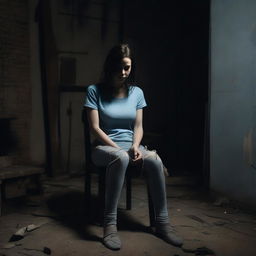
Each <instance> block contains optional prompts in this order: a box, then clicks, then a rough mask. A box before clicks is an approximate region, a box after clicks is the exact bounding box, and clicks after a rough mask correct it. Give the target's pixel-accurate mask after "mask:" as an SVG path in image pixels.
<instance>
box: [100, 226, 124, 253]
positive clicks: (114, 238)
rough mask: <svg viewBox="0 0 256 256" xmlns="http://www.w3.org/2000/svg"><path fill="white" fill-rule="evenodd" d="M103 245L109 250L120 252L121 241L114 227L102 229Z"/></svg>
mask: <svg viewBox="0 0 256 256" xmlns="http://www.w3.org/2000/svg"><path fill="white" fill-rule="evenodd" d="M103 244H104V245H105V246H106V247H107V248H109V249H111V250H120V248H121V241H120V238H119V236H118V234H117V228H116V225H108V226H106V227H104V236H103Z"/></svg>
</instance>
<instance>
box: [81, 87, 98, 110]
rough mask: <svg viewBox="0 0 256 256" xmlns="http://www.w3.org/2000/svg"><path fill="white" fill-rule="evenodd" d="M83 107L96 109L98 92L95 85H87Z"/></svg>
mask: <svg viewBox="0 0 256 256" xmlns="http://www.w3.org/2000/svg"><path fill="white" fill-rule="evenodd" d="M84 107H88V108H92V109H98V93H97V89H96V86H95V85H90V86H88V87H87V90H86V96H85V103H84Z"/></svg>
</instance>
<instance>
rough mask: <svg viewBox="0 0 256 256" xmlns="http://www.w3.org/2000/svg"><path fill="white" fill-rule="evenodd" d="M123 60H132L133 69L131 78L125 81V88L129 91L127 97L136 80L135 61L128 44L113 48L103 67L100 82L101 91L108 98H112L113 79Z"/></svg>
mask: <svg viewBox="0 0 256 256" xmlns="http://www.w3.org/2000/svg"><path fill="white" fill-rule="evenodd" d="M123 58H130V59H131V61H132V67H133V68H132V69H131V73H130V75H129V77H128V78H127V79H126V80H125V87H126V89H127V95H128V91H129V88H130V86H131V82H132V80H133V78H134V75H133V69H134V60H133V57H132V54H131V49H130V47H129V45H128V44H119V45H116V46H114V47H113V48H111V50H110V51H109V53H108V55H107V57H106V60H105V62H104V66H103V73H102V78H101V82H100V89H101V91H102V94H103V95H104V96H107V97H111V96H112V94H113V87H112V82H113V77H114V75H115V74H116V72H118V71H119V70H120V65H121V62H122V59H123Z"/></svg>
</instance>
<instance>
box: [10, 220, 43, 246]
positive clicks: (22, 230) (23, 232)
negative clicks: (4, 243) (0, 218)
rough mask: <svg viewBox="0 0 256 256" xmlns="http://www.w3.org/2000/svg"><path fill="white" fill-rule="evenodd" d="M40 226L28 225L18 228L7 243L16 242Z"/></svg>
mask: <svg viewBox="0 0 256 256" xmlns="http://www.w3.org/2000/svg"><path fill="white" fill-rule="evenodd" d="M39 227H40V226H36V225H34V224H30V225H28V226H26V227H23V228H20V229H19V230H18V231H16V232H15V233H14V234H13V235H12V236H11V237H10V239H9V242H16V241H19V240H21V239H23V238H24V236H25V235H26V234H27V233H28V232H31V231H33V230H35V229H38V228H39Z"/></svg>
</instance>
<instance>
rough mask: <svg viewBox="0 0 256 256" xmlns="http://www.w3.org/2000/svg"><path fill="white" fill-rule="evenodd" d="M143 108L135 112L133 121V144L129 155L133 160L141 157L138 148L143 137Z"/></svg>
mask: <svg viewBox="0 0 256 256" xmlns="http://www.w3.org/2000/svg"><path fill="white" fill-rule="evenodd" d="M142 119H143V110H142V109H138V110H137V112H136V119H135V123H134V130H133V144H132V147H131V148H130V150H129V151H130V153H131V157H132V159H133V160H134V161H136V160H139V159H141V157H142V154H141V152H140V150H139V146H140V142H141V140H142V138H143V125H142Z"/></svg>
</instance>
